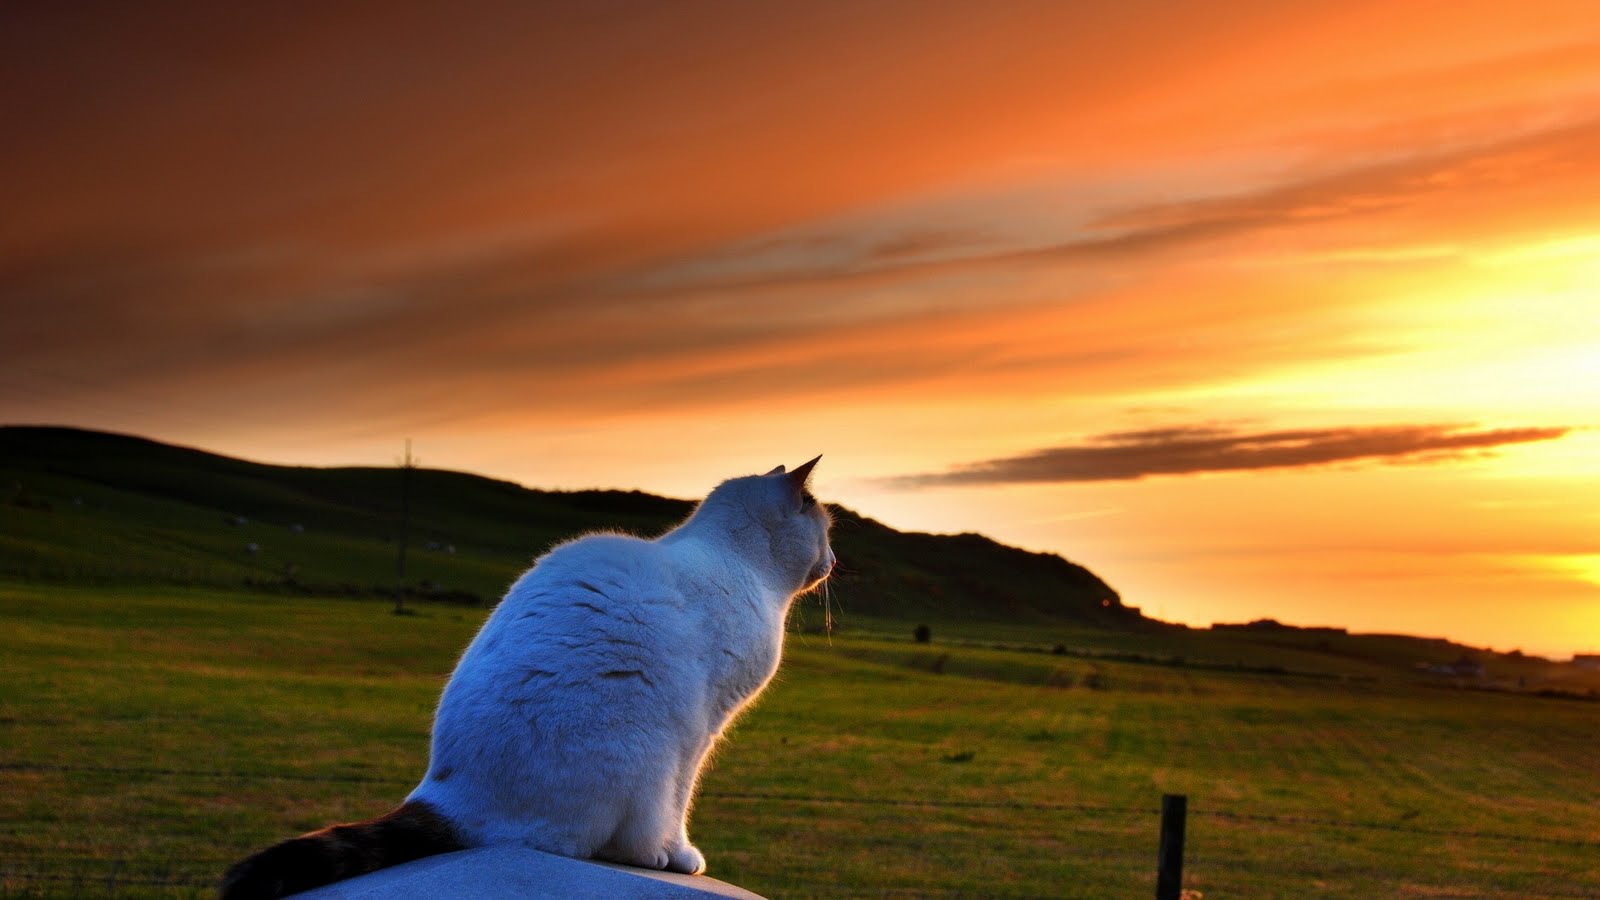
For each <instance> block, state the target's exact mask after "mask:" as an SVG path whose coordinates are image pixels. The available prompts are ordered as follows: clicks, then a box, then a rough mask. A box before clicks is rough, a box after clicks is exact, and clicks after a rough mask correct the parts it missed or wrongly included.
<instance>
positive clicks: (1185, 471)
mask: <svg viewBox="0 0 1600 900" xmlns="http://www.w3.org/2000/svg"><path fill="white" fill-rule="evenodd" d="M1571 431H1572V429H1571V428H1566V427H1543V428H1496V429H1477V428H1472V427H1469V426H1460V425H1393V426H1377V427H1347V428H1314V429H1299V430H1288V431H1266V432H1255V433H1242V432H1238V431H1233V430H1229V429H1225V428H1217V427H1214V426H1194V427H1177V428H1162V429H1151V430H1145V431H1124V432H1115V433H1112V434H1103V435H1100V436H1098V437H1094V438H1090V439H1089V440H1088V441H1086V442H1085V443H1082V444H1077V445H1069V446H1064V447H1050V448H1047V449H1043V450H1036V451H1034V452H1032V453H1025V454H1022V455H1020V456H1011V457H1004V458H1001V459H991V460H984V461H982V462H976V463H968V464H966V465H962V466H958V467H956V468H954V469H951V470H949V471H945V472H933V473H926V474H920V475H906V476H901V477H898V478H893V479H889V481H888V483H889V484H890V485H892V486H894V487H900V488H924V487H939V486H947V485H985V484H1028V483H1050V482H1080V481H1136V480H1139V479H1142V478H1147V477H1151V476H1157V475H1199V474H1203V473H1209V472H1243V471H1254V470H1260V469H1289V468H1306V467H1312V466H1325V465H1331V464H1335V463H1346V462H1365V461H1372V460H1384V461H1391V462H1432V461H1435V460H1438V459H1451V458H1457V457H1459V456H1461V455H1463V454H1466V453H1469V452H1472V451H1483V450H1492V449H1494V448H1496V447H1502V446H1507V445H1511V444H1525V443H1531V442H1535V441H1552V440H1557V439H1559V438H1562V437H1565V436H1566V435H1567V434H1568V433H1570V432H1571Z"/></svg>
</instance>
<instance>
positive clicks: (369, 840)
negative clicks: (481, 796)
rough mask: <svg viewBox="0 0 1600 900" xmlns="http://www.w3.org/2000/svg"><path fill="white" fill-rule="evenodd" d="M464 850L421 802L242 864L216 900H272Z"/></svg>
mask: <svg viewBox="0 0 1600 900" xmlns="http://www.w3.org/2000/svg"><path fill="white" fill-rule="evenodd" d="M462 849H465V845H464V844H462V843H461V838H460V837H459V836H458V835H457V834H456V831H455V828H453V827H452V826H451V825H450V822H449V820H448V819H446V818H444V817H443V816H441V815H439V813H438V812H437V811H436V810H434V808H433V807H432V806H429V805H428V804H427V803H424V802H422V801H421V800H408V801H407V802H406V803H405V804H403V805H402V806H400V807H399V808H398V809H396V810H394V811H392V812H389V813H386V814H384V815H381V816H379V817H377V818H376V819H368V820H367V821H365V822H351V823H349V824H346V825H329V826H328V827H327V828H324V829H322V830H321V831H313V832H311V833H310V834H306V835H301V836H300V837H297V838H294V839H292V840H287V841H284V842H283V843H281V844H274V845H273V846H271V847H268V848H267V849H265V850H263V851H261V852H260V853H257V854H255V855H254V856H251V857H248V858H246V859H243V860H241V861H239V862H237V863H234V864H233V865H232V866H231V867H229V869H228V871H227V874H225V875H223V876H222V887H221V889H220V891H219V892H218V896H219V897H220V898H221V900H276V898H278V897H283V896H287V895H289V894H297V893H299V892H300V891H308V890H310V889H312V888H314V887H320V886H322V885H324V884H329V883H331V882H334V881H341V880H343V879H345V878H354V877H355V876H357V875H365V874H366V873H368V872H375V871H377V870H378V869H382V868H386V867H388V866H397V865H399V864H400V863H403V862H410V861H411V860H413V859H421V858H422V857H424V856H432V855H434V854H436V853H449V852H450V851H452V850H462Z"/></svg>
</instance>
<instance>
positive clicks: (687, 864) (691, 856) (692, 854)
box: [666, 844, 706, 875]
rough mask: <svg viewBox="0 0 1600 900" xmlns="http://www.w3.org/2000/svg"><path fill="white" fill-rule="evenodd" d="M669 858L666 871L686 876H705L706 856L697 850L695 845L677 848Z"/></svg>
mask: <svg viewBox="0 0 1600 900" xmlns="http://www.w3.org/2000/svg"><path fill="white" fill-rule="evenodd" d="M667 857H668V858H667V865H666V869H667V871H668V872H682V873H683V874H685V875H704V874H705V871H706V855H705V854H704V853H701V852H700V851H699V850H698V849H696V848H695V846H694V845H693V844H684V845H682V846H680V847H675V848H673V850H672V852H671V853H669V854H668V855H667Z"/></svg>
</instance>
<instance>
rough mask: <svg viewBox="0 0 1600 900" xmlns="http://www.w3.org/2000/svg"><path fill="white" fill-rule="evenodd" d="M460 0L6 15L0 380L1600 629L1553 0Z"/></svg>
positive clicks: (1587, 379) (1574, 202)
mask: <svg viewBox="0 0 1600 900" xmlns="http://www.w3.org/2000/svg"><path fill="white" fill-rule="evenodd" d="M474 11H475V12H476V14H475V15H471V16H463V15H460V14H459V11H457V10H454V8H452V7H449V6H447V5H443V4H439V5H430V4H426V3H406V4H388V5H381V6H380V5H377V4H364V3H351V4H344V5H335V6H329V7H324V8H321V9H319V10H318V11H317V12H316V13H315V14H314V15H297V14H294V13H293V12H286V11H284V10H279V9H273V8H240V9H233V8H230V9H228V10H226V11H219V10H215V9H212V8H210V7H208V6H206V5H205V4H192V5H188V6H185V5H183V4H180V5H178V6H177V7H174V9H173V10H172V11H171V12H170V14H169V15H166V16H161V17H157V16H150V15H146V14H141V12H140V11H139V10H136V9H133V8H125V7H123V6H121V5H118V4H104V5H101V6H93V5H91V7H90V8H89V11H88V12H85V11H84V8H82V7H77V8H74V9H65V8H51V7H27V8H23V7H13V8H9V9H6V10H4V11H3V12H0V22H4V23H5V25H6V27H5V28H0V68H3V69H4V71H5V72H6V77H5V78H0V109H3V110H5V112H6V118H7V120H8V122H10V123H12V127H11V128H10V129H8V131H9V132H11V134H10V135H9V139H8V141H7V144H6V146H5V147H4V148H0V159H3V160H4V161H5V162H6V165H5V167H4V171H6V172H7V175H6V176H4V179H3V180H0V196H4V197H5V198H6V207H7V209H8V216H7V217H6V219H5V221H4V222H0V312H3V313H4V315H5V318H6V320H7V322H8V325H7V328H6V329H4V330H3V331H0V421H49V422H55V423H60V424H63V425H66V426H68V427H80V428H90V429H95V430H106V431H114V432H121V433H128V434H133V435H137V436H143V437H148V438H151V439H154V440H159V441H162V442H166V443H175V444H180V445H185V446H191V447H196V448H200V449H205V450H207V451H210V452H215V453H222V454H225V455H229V456H237V457H241V458H245V459H251V460H264V461H271V462H274V463H277V464H289V465H352V464H359V465H376V466H382V465H385V464H388V463H392V462H393V460H395V459H397V458H398V457H399V455H400V453H401V449H402V443H403V442H404V441H405V440H407V439H410V440H413V441H414V445H415V450H416V453H417V455H418V457H419V458H420V459H421V460H422V463H423V465H425V466H427V467H430V468H445V469H450V470H456V471H465V472H470V473H474V474H482V475H485V476H487V477H494V478H501V479H504V480H509V481H513V482H516V483H518V484H521V485H524V486H539V487H544V488H549V489H568V490H570V489H582V488H584V487H590V486H597V487H599V486H604V487H614V488H616V489H622V490H629V489H636V490H644V491H648V492H651V493H656V494H662V495H666V496H676V497H690V498H692V497H696V496H699V495H702V494H703V493H704V492H705V491H706V490H707V489H708V488H709V487H710V486H711V485H714V484H715V483H717V482H718V481H720V480H721V479H723V478H726V477H730V476H732V475H736V474H744V473H747V472H752V471H765V470H766V469H768V468H771V467H772V466H773V465H776V464H779V463H783V464H786V465H793V464H795V463H798V462H800V461H802V460H805V459H809V458H811V457H812V456H815V455H816V454H817V453H819V452H820V453H823V454H824V459H823V461H822V463H821V464H820V466H819V468H818V470H817V477H816V484H817V492H818V496H819V497H821V498H823V499H825V500H829V501H835V502H839V503H841V504H843V505H846V506H848V507H850V508H852V509H855V510H859V511H860V512H861V513H862V514H863V515H869V516H871V517H872V518H875V519H878V520H880V521H883V522H885V523H886V524H889V525H891V526H893V527H896V528H899V529H903V530H916V531H925V532H932V533H953V532H961V531H973V532H978V533H981V534H984V535H986V536H988V537H991V538H992V539H994V540H996V541H1000V542H1003V543H1006V544H1010V545H1013V546H1017V547H1022V548H1025V549H1029V550H1034V551H1042V552H1050V553H1055V554H1058V555H1060V556H1063V557H1065V558H1068V559H1071V560H1074V561H1076V562H1078V563H1081V564H1082V565H1084V566H1086V567H1088V568H1090V569H1092V570H1093V571H1095V572H1096V573H1097V574H1099V575H1100V576H1101V577H1103V578H1104V579H1105V580H1106V581H1107V582H1108V583H1110V584H1111V585H1112V586H1114V587H1115V588H1116V589H1117V590H1118V591H1119V592H1120V593H1121V594H1123V596H1124V597H1125V598H1126V600H1127V602H1128V603H1129V604H1130V605H1134V606H1138V607H1140V608H1141V610H1143V611H1144V612H1145V613H1147V614H1148V615H1150V616H1151V617H1153V618H1158V619H1162V620H1165V621H1172V622H1177V623H1182V624H1190V625H1199V626H1201V627H1204V625H1206V624H1209V623H1212V622H1247V621H1251V620H1254V619H1264V618H1270V619H1276V620H1278V621H1282V622H1286V623H1306V624H1316V625H1334V626H1337V627H1346V628H1349V629H1350V630H1351V631H1361V632H1373V633H1403V634H1415V635H1426V636H1439V637H1445V638H1448V639H1450V640H1455V641H1458V642H1460V643H1464V644H1468V645H1471V646H1475V647H1489V648H1494V649H1498V650H1502V651H1509V650H1513V649H1520V650H1522V651H1524V652H1527V653H1537V654H1539V655H1545V656H1552V657H1555V658H1566V657H1569V656H1571V655H1572V654H1575V653H1584V652H1595V651H1596V650H1597V648H1600V478H1597V477H1596V476H1597V475H1600V430H1597V426H1600V420H1597V417H1596V405H1595V403H1594V393H1595V392H1594V390H1593V388H1592V387H1591V386H1592V385H1595V384H1600V304H1597V303H1596V302H1595V297H1594V287H1593V286H1594V285H1595V284H1600V204H1597V202H1596V200H1595V198H1600V17H1596V16H1595V15H1594V14H1593V8H1592V4H1587V3H1579V2H1543V0H1540V2H1530V3H1526V4H1518V5H1517V6H1516V7H1515V8H1507V7H1506V6H1505V5H1504V4H1498V3H1489V2H1468V3H1465V4H1461V5H1458V6H1456V7H1453V8H1452V12H1451V15H1449V16H1447V17H1440V16H1439V15H1438V12H1437V8H1436V7H1433V6H1430V5H1427V4H1422V3H1406V2H1402V3H1392V2H1370V0H1369V2H1357V3H1353V4H1342V5H1340V6H1339V7H1338V8H1326V9H1322V8H1315V9H1308V8H1285V7H1283V6H1281V5H1277V4H1258V3H1254V2H1232V3H1226V4H1204V3H1194V2H1186V0H1146V2H1140V3H1135V4H1132V5H1128V6H1124V7H1118V8H1116V9H1100V8H1079V7H1073V6H1066V5H1063V6H1060V7H1056V6H1048V5H1047V6H1043V7H1039V6H1005V5H1001V6H994V7H990V6H985V7H982V8H979V7H966V6H956V7H951V8H940V9H932V8H927V7H926V6H925V5H922V4H915V3H910V2H898V0H891V2H887V3H883V4H877V5H873V6H871V7H861V6H859V5H855V4H829V3H798V2H795V3H790V2H780V3H775V4H768V5H763V6H762V7H761V8H759V9H756V8H746V7H745V6H744V5H741V4H735V3H729V2H721V0H717V2H710V3H706V4H703V5H698V6H695V7H692V8H669V7H661V8H652V7H645V8H637V9H635V8H629V9H628V10H627V12H626V14H620V13H618V14H608V12H607V11H606V10H602V9H595V8H586V9H578V10H567V11H564V12H563V11H560V10H557V9H554V8H552V7H548V6H544V5H541V4H519V3H512V2H498V0H495V2H481V3H478V4H475V6H474ZM1586 387H1587V388H1588V390H1585V388H1586Z"/></svg>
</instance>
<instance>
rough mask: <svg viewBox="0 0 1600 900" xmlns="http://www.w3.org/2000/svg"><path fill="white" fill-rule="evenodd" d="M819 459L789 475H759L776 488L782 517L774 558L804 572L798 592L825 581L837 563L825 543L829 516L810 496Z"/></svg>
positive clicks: (778, 472) (779, 471)
mask: <svg viewBox="0 0 1600 900" xmlns="http://www.w3.org/2000/svg"><path fill="white" fill-rule="evenodd" d="M820 459H822V457H821V456H818V457H817V458H816V459H813V460H811V461H810V462H808V463H805V464H804V465H801V466H800V467H798V468H796V469H795V470H794V471H793V472H786V471H784V468H783V466H779V467H777V468H776V469H773V470H772V471H771V472H768V473H767V474H765V475H763V476H761V477H762V478H763V479H766V480H775V481H776V483H777V485H778V494H779V497H780V508H781V509H782V511H783V513H784V516H785V523H784V527H783V528H782V529H781V537H780V540H779V542H778V545H777V546H778V549H779V550H780V552H779V554H778V555H779V556H780V557H783V559H781V560H780V562H787V563H788V564H789V565H790V566H791V567H792V568H790V571H793V572H796V573H802V572H803V573H804V574H803V576H802V577H801V579H800V590H802V591H809V590H811V589H812V588H814V587H816V586H817V585H819V584H821V583H822V582H823V581H825V580H827V577H828V576H829V575H831V574H832V573H833V567H834V566H835V565H836V564H837V563H838V560H837V559H836V558H835V557H834V555H833V547H832V545H830V544H829V543H828V529H829V528H830V527H832V525H833V516H832V515H831V514H829V512H828V508H827V507H826V506H823V505H822V504H821V503H818V502H817V498H816V497H815V496H813V495H812V493H811V470H812V469H813V468H815V467H816V465H817V460H820Z"/></svg>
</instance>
